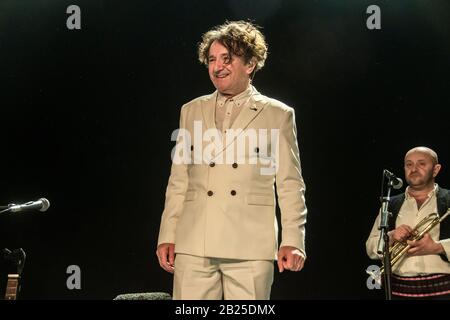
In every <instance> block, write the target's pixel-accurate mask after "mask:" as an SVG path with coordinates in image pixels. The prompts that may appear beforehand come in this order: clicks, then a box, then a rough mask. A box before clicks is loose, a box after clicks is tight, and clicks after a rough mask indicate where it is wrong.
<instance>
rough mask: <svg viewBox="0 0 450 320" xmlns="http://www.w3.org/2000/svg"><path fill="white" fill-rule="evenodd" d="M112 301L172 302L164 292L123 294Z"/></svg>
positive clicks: (170, 297)
mask: <svg viewBox="0 0 450 320" xmlns="http://www.w3.org/2000/svg"><path fill="white" fill-rule="evenodd" d="M113 300H172V296H171V295H170V294H168V293H166V292H141V293H124V294H119V295H118V296H117V297H115V298H114V299H113Z"/></svg>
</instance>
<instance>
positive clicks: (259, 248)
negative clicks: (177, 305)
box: [156, 21, 307, 300]
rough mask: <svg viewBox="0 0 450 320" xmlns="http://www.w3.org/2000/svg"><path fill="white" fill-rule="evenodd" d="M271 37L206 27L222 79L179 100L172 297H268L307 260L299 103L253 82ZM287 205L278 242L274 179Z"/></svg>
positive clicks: (161, 250)
mask: <svg viewBox="0 0 450 320" xmlns="http://www.w3.org/2000/svg"><path fill="white" fill-rule="evenodd" d="M266 57H267V45H266V42H265V39H264V36H263V35H262V34H261V32H260V31H259V30H258V29H257V28H256V27H255V26H254V25H252V24H251V23H248V22H244V21H236V22H227V23H225V24H223V25H220V26H217V27H216V28H214V29H213V30H210V31H208V32H207V33H205V34H204V35H203V38H202V42H201V43H200V45H199V59H200V61H201V62H202V63H204V64H205V65H206V66H207V67H208V71H209V76H210V79H211V81H212V83H213V84H214V86H215V88H216V89H217V90H216V91H215V92H214V93H213V94H210V95H206V96H202V97H199V98H197V99H194V100H193V101H191V102H189V103H187V104H185V105H184V106H183V107H182V109H181V116H180V129H179V130H178V132H177V145H176V147H175V149H174V154H173V163H172V168H171V174H170V178H169V182H168V186H167V191H166V202H165V209H164V212H163V215H162V219H161V227H160V232H159V238H158V247H157V251H156V254H157V256H158V259H159V263H160V265H161V267H162V268H163V269H164V270H166V271H168V272H171V273H174V288H173V298H174V299H192V300H197V299H222V298H224V299H269V298H270V290H271V286H272V282H273V268H274V265H273V260H274V259H276V260H278V268H279V271H280V272H283V271H284V270H291V271H300V270H301V269H302V268H303V264H304V261H305V257H306V253H305V244H304V242H305V240H304V238H305V223H306V213H307V210H306V206H305V197H304V194H305V184H304V182H303V178H302V174H301V167H300V156H299V150H298V145H297V130H296V125H295V115H294V110H293V109H292V108H290V107H288V106H286V105H285V104H283V103H282V102H279V101H277V100H274V99H271V98H268V97H266V96H263V95H262V94H260V93H259V92H258V91H257V90H256V89H255V88H254V87H253V86H252V85H251V79H252V78H253V76H254V74H255V72H256V71H257V70H259V69H261V68H262V67H263V66H264V62H265V59H266ZM275 184H276V194H277V197H278V204H279V207H280V209H281V227H282V233H281V244H280V247H279V248H278V223H277V219H276V215H275V207H276V201H275V188H274V185H275Z"/></svg>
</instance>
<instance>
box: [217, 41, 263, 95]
mask: <svg viewBox="0 0 450 320" xmlns="http://www.w3.org/2000/svg"><path fill="white" fill-rule="evenodd" d="M254 68H255V64H254V63H253V61H250V62H249V63H248V64H245V63H244V60H243V59H242V58H241V57H239V56H236V55H231V54H230V52H229V50H228V49H227V48H226V47H225V46H223V45H222V44H221V43H220V42H218V41H214V42H213V43H212V44H211V47H210V49H209V55H208V72H209V78H210V79H211V81H212V83H213V84H214V87H216V89H217V90H218V91H219V92H220V93H221V94H223V95H225V96H229V97H233V96H235V95H237V94H239V93H241V92H242V91H244V90H245V89H246V88H247V87H248V85H249V83H250V74H251V73H252V72H253V69H254Z"/></svg>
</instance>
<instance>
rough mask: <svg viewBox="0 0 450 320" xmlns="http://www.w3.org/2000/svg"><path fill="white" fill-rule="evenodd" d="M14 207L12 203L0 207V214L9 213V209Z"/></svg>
mask: <svg viewBox="0 0 450 320" xmlns="http://www.w3.org/2000/svg"><path fill="white" fill-rule="evenodd" d="M12 206H15V204H14V203H11V204H8V205H7V206H0V210H1V211H0V213H4V212H8V211H11V207H12Z"/></svg>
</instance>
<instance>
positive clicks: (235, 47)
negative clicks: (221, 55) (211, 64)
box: [198, 20, 267, 71]
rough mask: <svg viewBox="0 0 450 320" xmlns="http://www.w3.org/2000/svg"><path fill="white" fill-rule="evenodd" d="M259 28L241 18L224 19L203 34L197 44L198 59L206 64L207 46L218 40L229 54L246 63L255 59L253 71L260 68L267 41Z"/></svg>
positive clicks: (265, 54) (262, 63) (265, 55)
mask: <svg viewBox="0 0 450 320" xmlns="http://www.w3.org/2000/svg"><path fill="white" fill-rule="evenodd" d="M259 29H260V27H259V26H257V25H254V24H252V23H250V22H247V21H243V20H240V21H226V22H225V23H224V24H222V25H219V26H216V27H215V28H213V29H212V30H210V31H208V32H206V33H205V34H203V36H202V42H200V43H199V45H198V59H199V60H200V62H201V63H202V64H204V65H206V66H207V65H208V56H209V48H210V47H211V44H212V43H213V42H214V41H218V42H219V43H221V44H222V45H223V46H224V47H225V48H227V49H228V51H229V52H230V54H231V55H236V56H239V57H242V58H243V59H244V62H245V63H246V64H248V63H249V62H250V60H252V59H255V62H256V68H255V71H257V70H260V69H261V68H262V67H263V66H264V62H265V61H266V58H267V43H266V40H265V39H264V35H263V34H262V33H261V31H259Z"/></svg>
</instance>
